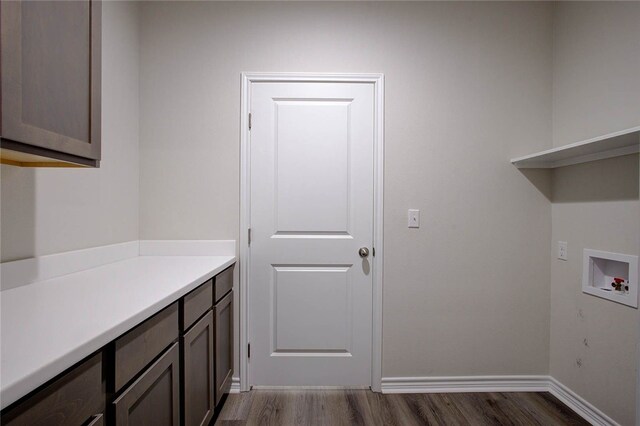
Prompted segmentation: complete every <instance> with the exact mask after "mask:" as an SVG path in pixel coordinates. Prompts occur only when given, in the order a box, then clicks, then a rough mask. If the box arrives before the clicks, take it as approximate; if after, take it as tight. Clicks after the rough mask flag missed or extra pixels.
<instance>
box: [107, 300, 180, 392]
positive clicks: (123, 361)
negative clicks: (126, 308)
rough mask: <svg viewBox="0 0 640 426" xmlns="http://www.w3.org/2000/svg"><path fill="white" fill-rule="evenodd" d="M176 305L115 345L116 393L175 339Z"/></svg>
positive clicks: (121, 338) (176, 331) (118, 340)
mask: <svg viewBox="0 0 640 426" xmlns="http://www.w3.org/2000/svg"><path fill="white" fill-rule="evenodd" d="M178 333H179V331H178V302H175V303H174V304H172V305H171V306H169V307H167V308H165V309H164V310H162V311H161V312H159V313H157V314H156V315H154V316H153V317H151V318H149V319H148V320H146V321H145V322H143V323H142V324H140V325H139V326H137V327H136V328H134V329H133V330H131V331H130V332H128V333H127V334H125V335H124V336H122V337H120V338H119V339H117V340H116V342H115V391H116V392H117V391H118V390H120V388H122V386H124V385H125V384H126V383H127V382H128V381H129V380H131V379H132V378H133V377H134V376H135V375H136V374H138V373H139V372H140V371H142V369H143V368H144V367H145V366H146V365H147V364H149V363H150V362H151V361H152V360H153V359H154V358H155V357H157V356H158V355H160V353H161V352H162V351H163V350H164V349H165V348H166V347H167V346H169V345H170V344H171V343H172V342H173V341H175V340H176V339H177V338H178Z"/></svg>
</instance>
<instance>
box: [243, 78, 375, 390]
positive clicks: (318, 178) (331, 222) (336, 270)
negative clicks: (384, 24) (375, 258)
mask: <svg viewBox="0 0 640 426" xmlns="http://www.w3.org/2000/svg"><path fill="white" fill-rule="evenodd" d="M251 113H252V129H251V134H250V138H251V141H250V144H251V164H250V167H251V182H250V186H251V218H250V221H251V229H252V242H251V246H250V252H251V254H250V256H251V261H250V262H251V264H250V267H249V286H250V296H249V315H250V342H251V358H250V361H249V369H250V371H249V374H250V383H251V384H252V385H263V386H286V385H297V386H305V385H306V386H368V385H370V382H371V330H372V326H371V321H372V275H371V271H370V269H371V265H370V259H368V258H364V259H361V258H360V257H359V255H358V249H359V248H360V247H368V248H371V243H372V239H373V135H374V132H373V124H374V120H373V118H374V90H373V85H372V84H363V83H318V82H304V83H302V82H291V83H280V82H277V83H276V82H270V83H252V85H251Z"/></svg>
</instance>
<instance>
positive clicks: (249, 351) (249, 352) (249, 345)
mask: <svg viewBox="0 0 640 426" xmlns="http://www.w3.org/2000/svg"><path fill="white" fill-rule="evenodd" d="M247 358H251V343H248V344H247Z"/></svg>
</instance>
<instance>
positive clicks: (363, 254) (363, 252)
mask: <svg viewBox="0 0 640 426" xmlns="http://www.w3.org/2000/svg"><path fill="white" fill-rule="evenodd" d="M358 254H359V255H360V257H362V258H364V257H367V256H369V249H368V248H366V247H360V250H358Z"/></svg>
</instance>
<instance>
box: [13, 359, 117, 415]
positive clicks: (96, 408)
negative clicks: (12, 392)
mask: <svg viewBox="0 0 640 426" xmlns="http://www.w3.org/2000/svg"><path fill="white" fill-rule="evenodd" d="M104 402H105V395H104V385H103V380H102V353H99V354H96V355H94V356H92V357H91V358H89V359H88V360H86V361H84V362H83V363H81V364H80V365H78V366H77V367H75V368H73V369H72V370H71V371H69V372H68V373H66V374H64V375H63V376H62V377H60V378H59V379H57V380H55V381H54V382H53V383H51V384H50V385H48V386H46V387H45V388H44V389H42V390H40V391H38V392H37V393H36V394H35V395H33V396H31V397H29V398H27V399H26V400H25V401H24V402H22V403H20V404H19V405H18V406H16V407H15V408H13V409H11V410H10V411H9V412H7V413H4V412H3V413H2V424H3V425H11V426H18V425H25V426H26V425H29V426H36V425H40V426H62V425H81V424H86V423H89V422H90V421H91V420H93V416H94V415H96V414H99V413H102V412H103V411H104Z"/></svg>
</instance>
